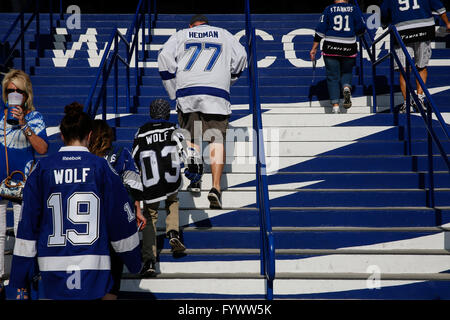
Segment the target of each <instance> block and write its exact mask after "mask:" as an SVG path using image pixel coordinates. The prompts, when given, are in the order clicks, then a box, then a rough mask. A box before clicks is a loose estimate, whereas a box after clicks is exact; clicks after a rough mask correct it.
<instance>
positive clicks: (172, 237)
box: [166, 230, 186, 253]
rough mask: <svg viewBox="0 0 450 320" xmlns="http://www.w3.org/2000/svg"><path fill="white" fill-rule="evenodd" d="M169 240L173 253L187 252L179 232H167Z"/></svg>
mask: <svg viewBox="0 0 450 320" xmlns="http://www.w3.org/2000/svg"><path fill="white" fill-rule="evenodd" d="M166 236H167V238H169V244H170V246H171V247H172V252H174V253H180V252H183V251H184V250H186V247H185V246H184V244H183V243H182V242H181V240H180V236H179V235H178V231H175V230H170V231H169V232H167V235H166Z"/></svg>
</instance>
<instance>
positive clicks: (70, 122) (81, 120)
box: [59, 102, 92, 144]
mask: <svg viewBox="0 0 450 320" xmlns="http://www.w3.org/2000/svg"><path fill="white" fill-rule="evenodd" d="M64 113H65V114H66V115H65V116H64V118H63V119H62V120H61V124H60V125H59V129H60V130H61V134H62V135H63V137H64V141H65V143H66V144H68V143H70V142H72V141H75V140H78V141H82V140H84V139H85V138H86V137H87V136H88V134H89V132H91V130H92V120H91V118H90V117H89V115H88V114H87V113H86V112H84V111H83V105H82V104H79V103H78V102H72V103H71V104H69V105H67V106H65V107H64Z"/></svg>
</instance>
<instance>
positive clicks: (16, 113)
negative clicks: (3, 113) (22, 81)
mask: <svg viewBox="0 0 450 320" xmlns="http://www.w3.org/2000/svg"><path fill="white" fill-rule="evenodd" d="M11 114H12V116H13V117H14V118H16V119H17V120H19V125H20V126H24V125H25V124H26V121H25V112H24V111H23V109H22V107H21V106H14V108H12V110H11Z"/></svg>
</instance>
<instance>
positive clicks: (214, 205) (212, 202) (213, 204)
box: [208, 188, 222, 209]
mask: <svg viewBox="0 0 450 320" xmlns="http://www.w3.org/2000/svg"><path fill="white" fill-rule="evenodd" d="M208 200H209V207H210V208H211V209H222V195H221V194H220V192H219V191H218V190H217V189H216V188H211V190H210V191H209V193H208Z"/></svg>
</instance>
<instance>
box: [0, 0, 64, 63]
mask: <svg viewBox="0 0 450 320" xmlns="http://www.w3.org/2000/svg"><path fill="white" fill-rule="evenodd" d="M34 2H35V7H34V11H33V13H32V14H31V16H30V17H29V18H28V21H27V22H26V23H25V12H24V11H22V12H20V13H19V15H18V16H17V18H16V19H15V20H14V22H13V23H12V24H11V26H10V28H9V29H8V31H7V32H6V34H5V35H4V36H3V38H2V39H1V42H0V45H1V46H2V47H5V46H6V43H7V41H8V38H9V37H10V36H11V34H12V33H13V32H14V30H15V29H16V26H17V24H18V23H19V22H20V33H19V35H18V36H17V38H16V39H15V40H14V41H12V42H13V45H12V46H11V47H10V48H9V52H8V53H6V54H5V57H4V59H3V61H0V65H2V66H3V67H7V66H8V64H9V63H10V62H11V60H12V59H13V58H14V52H15V49H16V47H17V45H18V44H19V42H20V57H21V69H22V70H23V71H25V68H26V64H25V55H26V52H27V51H26V50H25V33H26V32H27V30H28V27H29V26H30V25H31V23H32V22H33V21H35V23H36V34H35V39H36V55H37V57H36V58H39V52H40V49H41V48H40V36H41V21H40V20H41V19H40V1H39V0H34ZM49 4H50V6H49V9H50V10H49V11H50V12H49V15H50V33H53V32H54V30H55V29H54V26H53V1H52V0H49ZM62 18H63V14H62V0H60V1H59V19H62Z"/></svg>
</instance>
